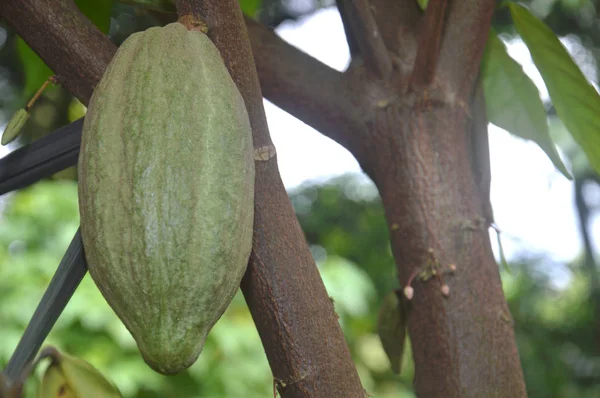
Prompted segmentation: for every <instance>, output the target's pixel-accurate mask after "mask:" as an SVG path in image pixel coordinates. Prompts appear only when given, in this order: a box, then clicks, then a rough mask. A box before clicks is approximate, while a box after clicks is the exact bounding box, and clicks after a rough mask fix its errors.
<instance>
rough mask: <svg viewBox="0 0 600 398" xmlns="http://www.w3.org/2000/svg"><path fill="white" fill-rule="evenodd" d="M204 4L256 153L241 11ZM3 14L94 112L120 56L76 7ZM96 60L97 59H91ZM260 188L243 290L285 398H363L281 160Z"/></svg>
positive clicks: (42, 5) (12, 8)
mask: <svg viewBox="0 0 600 398" xmlns="http://www.w3.org/2000/svg"><path fill="white" fill-rule="evenodd" d="M203 4H204V5H203V7H204V8H203V11H204V14H205V15H204V16H205V17H206V20H207V21H208V22H209V26H210V27H211V36H212V39H213V40H214V41H215V43H216V45H217V47H218V48H219V50H220V51H221V53H222V55H223V58H224V59H225V61H226V63H227V66H228V67H229V69H230V71H231V73H232V75H233V77H234V80H235V81H236V83H237V84H238V86H239V88H240V91H241V92H242V94H243V96H244V98H245V101H246V104H247V106H248V111H249V115H250V117H251V122H252V126H253V133H254V143H255V147H261V146H265V145H270V144H271V141H270V137H269V133H268V129H267V124H266V119H265V116H264V110H263V109H262V101H261V93H260V88H259V86H258V80H257V77H256V72H255V69H254V67H253V63H252V54H251V50H250V46H249V43H248V38H247V33H246V30H245V29H244V25H243V19H242V15H241V11H240V10H239V6H238V5H237V3H235V2H234V1H214V2H203ZM59 5H60V6H59ZM190 5H192V6H193V4H191V3H190ZM0 14H1V15H2V17H3V18H5V19H6V20H7V21H8V22H9V23H10V24H11V25H12V26H13V27H14V28H15V30H16V31H17V32H18V33H19V34H20V35H21V36H22V37H23V38H24V39H25V41H27V43H28V44H29V45H30V46H31V47H32V48H33V49H34V50H35V51H36V52H37V53H38V54H39V55H40V56H41V57H42V59H43V60H44V61H45V62H46V63H47V64H48V65H49V66H50V68H52V69H53V70H54V71H55V72H56V73H59V75H60V77H61V79H62V81H63V84H64V85H65V86H66V87H67V88H68V89H69V90H70V91H71V92H72V93H73V94H74V95H76V96H77V97H78V98H79V99H80V100H82V101H83V103H87V102H88V101H89V98H90V96H91V93H92V91H93V88H94V86H95V85H96V84H97V83H98V81H99V79H100V77H101V76H102V72H103V70H104V68H106V66H107V65H108V62H109V61H110V59H111V58H112V56H113V55H114V52H115V51H116V48H115V47H114V45H113V44H112V43H110V41H108V40H107V39H106V38H105V37H104V36H102V35H101V33H99V31H97V30H96V28H95V27H93V25H91V23H90V22H89V21H88V20H87V19H86V18H85V17H83V15H82V14H81V13H79V11H78V10H77V8H76V7H75V5H74V3H73V2H72V1H56V0H54V1H52V0H45V1H42V0H27V1H20V0H19V1H17V0H13V1H6V2H4V3H2V4H0ZM25 20H27V21H28V22H27V23H23V21H25ZM65 26H67V27H68V29H65ZM39 32H42V33H39ZM71 32H77V36H76V37H72V35H73V33H71ZM99 35H101V36H102V37H99ZM48 37H51V38H52V40H51V41H48V40H47V38H48ZM57 46H58V48H55V47H57ZM90 49H91V50H90ZM93 52H97V54H99V56H98V57H90V56H89V54H90V53H93ZM90 71H92V72H93V73H91V72H90ZM255 188H256V208H255V232H254V246H253V251H252V256H251V259H250V264H249V267H248V271H247V274H246V275H245V277H244V280H243V282H242V290H243V292H244V295H245V297H246V300H247V302H248V305H249V307H250V311H251V313H252V316H253V318H254V320H255V322H256V325H257V328H258V331H259V334H260V335H261V338H262V339H263V344H264V347H265V351H266V353H267V357H268V359H269V363H270V365H271V368H272V371H273V374H274V377H275V378H276V380H277V382H278V383H277V384H278V387H279V391H280V393H281V394H282V396H284V397H306V396H316V397H364V395H365V393H364V390H363V388H362V386H361V384H360V380H359V378H358V374H357V372H356V369H355V368H354V366H353V363H352V359H351V357H350V352H349V350H348V347H347V346H346V343H345V340H344V336H343V334H342V332H341V329H340V327H339V324H338V322H337V317H336V315H335V312H334V309H333V304H332V302H331V300H330V299H329V297H328V295H327V292H326V291H325V287H324V285H323V282H322V280H321V279H320V277H319V273H318V270H317V268H316V266H315V263H314V260H313V259H312V257H311V254H310V251H309V250H308V246H307V244H306V241H305V239H304V236H303V234H302V231H301V229H300V226H299V224H298V221H297V219H296V218H295V215H294V212H293V209H292V206H291V203H290V201H289V198H288V197H287V194H286V192H285V189H284V187H283V184H282V182H281V179H280V177H279V173H278V170H277V163H276V157H275V158H272V159H270V160H269V161H265V162H257V165H256V186H255ZM307 292H310V294H307Z"/></svg>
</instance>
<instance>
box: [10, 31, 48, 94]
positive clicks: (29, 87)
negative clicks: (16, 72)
mask: <svg viewBox="0 0 600 398" xmlns="http://www.w3.org/2000/svg"><path fill="white" fill-rule="evenodd" d="M17 52H18V53H19V57H20V58H21V62H22V63H23V72H24V74H25V87H24V88H23V94H24V95H25V97H27V98H29V97H31V96H32V95H33V94H34V93H35V92H36V91H37V90H38V88H40V86H41V85H42V84H44V82H45V81H46V80H48V78H49V77H50V76H52V70H50V68H48V67H47V66H46V64H45V63H44V61H42V59H41V58H40V57H39V56H38V55H37V54H36V53H35V52H34V51H33V50H32V49H31V48H30V47H29V46H28V45H27V43H25V41H24V40H23V39H21V38H20V37H19V38H17Z"/></svg>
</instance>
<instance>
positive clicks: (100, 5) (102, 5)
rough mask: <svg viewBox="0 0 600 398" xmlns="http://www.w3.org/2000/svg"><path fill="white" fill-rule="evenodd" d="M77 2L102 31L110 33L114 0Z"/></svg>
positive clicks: (82, 0) (78, 0)
mask: <svg viewBox="0 0 600 398" xmlns="http://www.w3.org/2000/svg"><path fill="white" fill-rule="evenodd" d="M75 4H76V5H77V8H79V10H80V11H81V12H82V13H83V15H85V16H86V17H88V18H89V20H90V21H92V23H93V24H94V25H96V27H97V28H98V29H100V30H101V31H102V33H104V34H107V33H108V29H109V28H110V14H111V12H112V7H113V0H94V1H90V0H75Z"/></svg>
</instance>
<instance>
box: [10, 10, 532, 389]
mask: <svg viewBox="0 0 600 398" xmlns="http://www.w3.org/2000/svg"><path fill="white" fill-rule="evenodd" d="M55 1H56V0H55ZM53 3H54V2H51V1H49V0H44V1H40V0H27V1H20V2H18V1H16V0H13V1H7V2H5V3H4V4H1V5H0V11H1V12H2V14H3V16H4V17H5V19H6V20H7V21H8V22H9V23H10V24H11V25H13V26H14V27H15V29H16V30H17V31H18V32H19V33H21V34H22V35H23V37H24V38H25V40H26V41H28V43H29V44H30V45H31V46H32V47H33V48H34V49H36V50H37V51H38V52H39V53H40V54H42V57H43V58H44V59H45V60H46V62H47V63H48V64H49V65H50V66H51V67H59V66H60V67H61V68H63V70H64V71H65V73H66V76H72V78H73V79H74V80H73V81H75V82H78V83H73V87H72V88H71V90H72V92H74V93H79V94H78V96H80V95H81V96H82V98H83V100H84V101H86V100H87V97H86V95H84V94H85V92H86V90H88V91H91V88H92V87H93V85H94V84H95V83H96V81H97V80H94V78H93V77H91V78H90V77H88V78H82V77H81V76H83V75H82V74H81V72H80V71H81V70H82V69H83V70H87V68H88V66H86V65H85V64H83V65H82V64H80V63H79V64H78V63H77V62H75V63H73V62H72V61H71V58H69V57H64V53H65V52H66V53H68V54H70V55H71V56H72V54H71V53H77V51H83V53H86V51H88V50H85V51H84V50H82V49H81V48H78V47H73V46H72V45H71V43H72V42H71V41H69V42H68V43H66V44H65V40H66V39H64V38H63V39H62V41H58V43H59V44H58V46H61V45H64V46H65V49H64V50H62V51H63V53H60V54H63V55H62V56H61V55H60V54H59V55H58V56H57V55H56V54H58V53H57V51H58V50H56V49H53V48H54V47H55V46H56V44H54V43H53V42H52V41H51V40H44V39H45V37H42V36H50V37H56V36H60V35H61V33H60V32H62V34H65V32H63V31H62V28H61V27H60V26H56V25H55V22H54V21H55V20H58V21H61V20H62V19H65V17H61V16H60V15H55V14H56V13H57V12H58V11H56V10H54V9H53V8H52V7H53V6H54V4H53ZM65 3H69V4H71V3H70V2H65ZM200 3H207V4H202V6H201V8H197V9H196V8H193V7H194V6H195V4H196V3H195V2H191V1H183V2H181V4H182V5H183V6H184V7H187V6H189V7H190V8H189V10H194V9H196V10H200V11H202V15H203V16H204V17H205V19H206V21H208V25H209V27H211V28H212V29H213V30H212V32H211V37H212V38H213V39H214V40H215V43H216V44H217V46H218V47H219V48H220V49H221V51H222V54H223V56H224V58H225V60H226V62H227V64H228V66H229V67H230V70H231V71H232V74H233V75H234V78H236V82H237V83H238V85H239V86H240V89H241V90H242V92H243V93H244V97H245V98H246V101H247V105H248V107H249V111H250V114H251V115H252V116H251V117H252V119H253V120H252V124H253V128H254V130H255V131H254V133H255V137H254V139H255V147H260V146H265V145H270V143H271V141H270V139H269V136H268V131H267V127H266V122H265V120H264V113H263V111H262V107H261V105H260V94H259V93H260V91H259V89H258V87H257V85H256V78H255V75H254V70H253V69H252V70H250V71H248V70H247V67H248V65H251V62H250V61H249V60H248V58H249V56H250V54H249V52H248V46H247V44H246V37H245V34H244V33H243V32H242V30H243V29H241V28H240V27H241V16H240V14H239V10H237V8H236V7H235V6H234V3H235V2H234V0H228V1H224V2H218V1H214V2H199V4H200ZM208 3H210V4H208ZM339 3H340V4H342V2H341V1H340V2H339ZM360 3H362V4H364V3H365V2H360ZM368 3H369V6H370V7H369V10H370V12H371V13H372V16H373V19H374V22H375V23H376V25H377V27H378V31H379V34H380V35H381V38H382V39H383V40H382V41H383V44H384V45H385V47H386V50H387V51H388V52H389V55H390V59H391V60H392V71H391V73H389V77H388V78H387V79H382V78H381V76H387V72H386V73H384V74H383V75H382V74H381V70H382V68H381V65H382V63H381V62H379V63H378V62H364V59H363V58H364V57H365V56H366V55H367V54H365V51H366V52H367V53H368V52H369V46H373V45H376V46H377V48H378V50H376V52H377V53H378V54H381V42H380V41H379V42H378V43H377V44H373V43H371V44H369V43H366V44H365V42H363V43H362V44H360V45H358V44H359V43H358V40H356V39H357V38H352V42H353V43H354V44H355V45H353V50H354V51H353V60H352V63H351V66H350V68H349V69H348V71H347V72H345V73H343V74H342V73H338V72H336V71H333V70H331V69H330V68H327V67H326V66H324V65H322V64H320V63H319V62H318V61H316V60H314V59H312V58H311V57H308V56H307V55H306V54H303V53H302V52H300V51H298V50H296V49H294V48H292V47H291V46H289V45H287V44H285V43H283V42H282V41H281V40H280V39H278V38H277V37H275V36H274V35H273V34H272V32H270V31H268V30H267V29H265V28H263V27H261V26H259V25H258V24H256V23H254V22H251V21H248V20H247V21H246V23H247V26H248V32H249V34H250V40H251V42H252V51H253V52H254V57H255V60H256V67H257V71H258V76H259V78H260V83H261V86H262V92H263V94H264V95H265V97H266V98H268V99H270V100H271V101H273V102H274V103H275V104H277V105H279V106H281V107H283V108H284V109H285V110H287V111H288V112H290V113H292V114H293V115H295V116H298V117H299V118H301V119H302V120H303V121H305V122H306V123H308V124H310V125H311V126H313V127H315V128H317V129H319V130H321V131H322V132H323V133H324V134H326V135H328V136H329V137H331V138H333V139H335V140H336V141H338V142H339V143H341V144H342V145H344V146H345V147H346V148H348V149H349V150H350V151H351V152H352V153H353V154H354V155H355V156H356V158H357V159H358V161H359V162H360V164H361V166H362V167H363V169H364V170H365V172H367V174H368V175H369V176H370V177H371V178H372V179H373V180H374V181H375V183H376V184H377V186H378V188H379V191H380V193H381V197H382V200H383V204H384V206H385V211H386V217H387V220H388V225H389V229H390V236H391V243H392V248H393V252H394V256H395V259H396V263H397V268H398V275H399V279H400V282H401V284H406V283H407V281H408V279H409V276H410V275H413V274H417V275H418V272H419V271H420V270H423V269H424V268H426V267H431V266H435V267H438V268H439V269H440V270H441V269H444V268H445V267H448V266H449V265H450V264H454V265H455V266H456V268H457V269H456V272H455V273H454V274H445V275H444V282H445V283H446V284H447V285H448V286H449V287H450V294H449V297H444V295H442V293H441V291H440V287H441V283H442V282H441V280H440V279H439V278H433V279H430V280H428V281H426V282H425V281H422V280H419V278H418V277H417V278H416V280H415V281H414V282H413V286H414V289H415V297H414V298H413V300H412V301H410V302H408V303H407V304H408V311H409V313H408V329H409V334H410V337H411V339H412V347H413V355H414V359H415V367H416V380H415V388H416V391H417V395H418V396H420V397H457V398H458V397H461V398H463V397H467V398H468V397H507V398H508V397H510V398H513V397H524V396H526V393H525V386H524V382H523V375H522V371H521V368H520V363H519V356H518V353H517V350H516V345H515V341H514V333H513V329H512V318H511V316H510V313H509V312H508V308H507V305H506V302H505V299H504V296H503V293H502V288H501V283H500V277H499V272H498V267H497V265H496V263H495V261H494V258H493V255H492V251H491V247H490V242H489V235H488V233H487V227H488V223H489V222H490V221H491V218H490V213H489V211H488V210H489V164H487V165H486V162H487V161H488V160H489V159H488V157H489V155H488V153H487V152H486V150H487V148H486V146H487V144H486V141H485V134H486V133H487V132H486V131H485V126H486V122H485V115H483V113H482V111H480V109H484V107H483V106H482V103H481V102H479V100H477V101H473V98H472V96H473V93H474V92H475V91H474V84H475V81H476V78H477V73H478V70H479V64H480V58H481V55H482V52H483V47H484V45H485V40H486V38H487V33H488V29H489V26H490V19H491V14H492V12H493V8H494V4H495V2H494V1H493V0H462V1H458V0H449V1H448V2H447V6H446V7H445V9H444V10H438V11H440V12H438V13H434V11H435V10H433V11H431V12H430V18H429V20H433V21H437V22H435V23H430V22H429V23H428V21H427V18H425V19H424V18H423V13H422V12H421V11H420V10H419V9H418V7H417V4H416V2H415V1H414V0H370V1H369V2H368ZM344 4H345V5H346V3H344ZM357 4H358V2H357ZM444 4H446V2H445V1H436V2H430V6H436V5H444ZM45 7H49V9H45ZM65 7H66V6H65ZM71 8H72V6H71ZM344 8H347V7H346V6H345V7H344ZM234 10H235V11H234ZM67 11H68V10H67ZM362 11H363V14H364V11H365V9H364V8H363V9H362ZM61 12H63V13H64V12H65V11H64V10H63V11H61ZM346 12H348V10H347V9H346ZM70 14H71V15H73V13H72V12H70ZM432 16H433V17H432ZM434 17H435V18H434ZM25 18H30V22H28V23H23V22H22V21H23V19H25ZM61 18H62V19H61ZM78 18H79V17H78ZM367 19H368V20H370V22H369V24H371V23H372V20H371V18H370V16H368V15H367V17H366V19H365V18H363V20H367ZM344 21H345V22H348V23H354V24H356V22H349V18H344ZM440 21H445V22H444V24H443V29H441V28H440V27H441V25H440ZM82 23H83V22H82ZM86 24H87V22H86ZM79 29H81V28H79ZM40 30H43V31H44V32H45V33H44V35H39V34H36V33H34V31H40ZM346 31H347V32H351V33H352V34H360V33H358V32H360V31H361V30H360V29H359V28H356V27H354V28H350V27H348V26H346ZM78 32H80V31H78ZM80 34H83V36H81V37H78V38H77V40H80V41H81V43H86V44H88V45H89V46H91V47H94V46H96V50H97V51H100V54H105V53H106V52H105V51H108V53H111V52H112V51H114V49H112V48H111V47H110V46H111V45H110V43H109V45H108V46H107V45H105V44H103V43H105V40H104V39H102V40H101V39H98V38H97V37H96V36H97V35H96V34H95V33H94V34H90V33H89V32H87V33H86V31H83V33H80ZM440 35H441V37H440ZM418 37H434V38H436V43H438V44H439V51H438V45H437V44H436V45H434V46H430V48H429V49H421V53H422V54H423V55H422V56H420V57H417V53H419V51H417V46H418V40H417V38H418ZM48 48H49V49H50V50H48ZM107 48H108V49H107ZM371 50H373V48H371ZM423 51H424V52H423ZM238 52H239V53H238ZM380 56H381V55H380ZM84 58H85V57H84ZM384 58H385V57H384ZM416 58H419V61H417V64H418V65H415V59H416ZM88 62H89V61H88ZM106 62H107V61H106ZM384 62H385V61H384ZM421 63H423V65H421ZM432 63H434V65H432ZM378 65H379V66H378ZM89 67H90V68H92V69H93V66H89ZM420 67H426V68H427V69H426V72H425V73H424V74H423V77H424V78H423V79H420V78H418V79H417V81H418V82H419V84H416V85H414V86H411V85H410V82H411V81H412V79H413V77H414V76H413V75H414V73H417V74H418V73H420V72H418V71H419V70H420V69H419V68H420ZM385 68H386V67H384V68H383V69H385ZM240 70H243V72H240ZM67 72H68V73H67ZM431 73H433V75H431ZM238 75H239V76H241V78H240V77H239V76H238ZM236 76H238V77H236ZM417 77H418V76H417ZM77 79H79V80H77ZM86 79H87V80H86ZM88 80H89V81H88ZM429 82H431V84H428V83H429ZM79 85H83V86H82V87H79ZM82 93H83V94H82ZM80 99H81V97H80ZM482 118H483V119H482ZM482 134H483V136H481V135H482ZM482 143H483V144H482ZM275 159H276V158H273V159H271V160H269V161H267V162H259V164H257V180H256V184H257V192H256V203H257V204H256V219H255V235H254V239H255V242H254V249H255V250H254V252H253V255H252V258H251V263H250V268H249V271H248V274H247V275H246V278H245V279H244V281H243V284H242V287H243V289H244V293H245V295H246V299H247V301H248V303H249V306H250V308H251V310H252V314H253V316H254V319H255V321H256V324H257V327H258V329H259V332H260V334H261V337H262V339H263V343H264V345H265V349H266V351H267V355H268V358H269V361H270V362H271V366H272V367H273V372H274V375H275V377H277V378H278V379H281V381H283V383H285V384H286V387H285V388H281V389H280V390H281V391H282V393H283V394H284V396H286V397H287V396H290V397H292V396H294V397H300V396H323V397H338V396H339V397H353V396H359V395H360V394H362V390H360V383H359V382H358V378H357V377H356V372H355V371H354V370H353V369H350V367H351V366H349V356H348V352H347V348H346V347H345V346H344V345H343V342H341V341H342V336H341V334H340V331H339V328H338V326H337V324H335V321H334V319H333V312H332V310H331V306H330V305H329V304H327V303H325V301H326V295H325V294H324V290H323V288H322V283H321V282H320V280H319V278H318V275H317V273H316V270H315V268H314V263H313V261H312V259H311V258H310V256H309V253H308V251H307V250H306V245H305V243H304V238H303V236H302V232H301V231H300V229H299V227H298V225H297V222H296V221H295V220H294V219H293V215H292V209H291V206H290V204H289V201H288V200H287V197H286V194H285V191H284V190H283V187H282V184H281V181H280V179H279V176H278V174H277V169H276V167H275ZM486 167H487V168H488V169H486ZM325 336H326V337H325ZM315 350H316V351H315ZM283 383H280V386H283Z"/></svg>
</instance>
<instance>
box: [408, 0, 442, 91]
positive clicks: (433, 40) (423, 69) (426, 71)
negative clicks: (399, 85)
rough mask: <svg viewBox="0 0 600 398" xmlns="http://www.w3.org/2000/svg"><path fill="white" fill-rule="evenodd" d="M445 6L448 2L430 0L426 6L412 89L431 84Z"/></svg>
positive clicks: (412, 77)
mask: <svg viewBox="0 0 600 398" xmlns="http://www.w3.org/2000/svg"><path fill="white" fill-rule="evenodd" d="M447 4H448V0H431V1H430V2H429V5H428V6H427V10H426V11H425V17H424V19H423V24H424V25H423V27H422V31H421V34H420V35H419V41H418V47H417V56H416V58H415V65H414V67H413V72H412V75H411V87H412V88H413V89H419V88H425V87H427V86H429V85H430V84H431V83H432V82H433V79H434V76H435V70H436V67H437V62H438V57H439V55H440V44H441V42H442V31H443V29H444V21H445V16H446V8H447Z"/></svg>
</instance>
